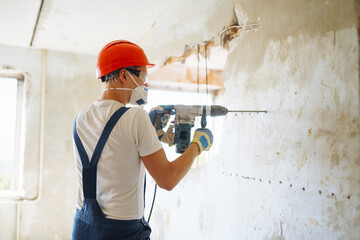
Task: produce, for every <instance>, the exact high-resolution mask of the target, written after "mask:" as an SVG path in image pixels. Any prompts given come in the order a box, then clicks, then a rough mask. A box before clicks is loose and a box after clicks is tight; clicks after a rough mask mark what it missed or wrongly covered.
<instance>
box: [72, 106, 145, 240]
mask: <svg viewBox="0 0 360 240" xmlns="http://www.w3.org/2000/svg"><path fill="white" fill-rule="evenodd" d="M127 110H128V108H125V107H122V108H120V109H119V110H117V111H116V112H115V113H114V114H113V115H112V116H111V118H110V119H109V121H108V122H107V124H106V126H105V128H104V130H103V132H102V134H101V136H100V139H99V142H98V143H97V145H96V147H95V151H94V153H93V155H92V157H91V161H89V158H88V155H87V154H86V151H85V148H84V146H83V144H82V142H81V140H80V137H79V135H78V134H77V131H76V119H75V123H74V130H73V131H74V132H73V134H74V141H75V144H76V148H77V150H78V152H79V155H80V159H81V163H82V181H83V193H84V201H83V207H82V209H81V210H78V209H76V214H75V218H74V226H73V232H72V238H71V239H72V240H93V239H94V240H95V239H96V240H112V239H119V240H120V239H122V240H140V239H141V240H145V239H150V237H149V236H150V233H151V228H150V226H149V224H148V223H147V222H146V221H145V219H144V217H143V218H142V219H137V220H116V219H109V218H105V216H104V213H103V212H102V210H101V208H100V205H99V203H98V201H97V200H96V172H97V164H98V162H99V159H100V155H101V152H102V150H103V148H104V145H105V143H106V141H107V139H108V137H109V135H110V133H111V131H112V129H113V128H114V126H115V124H116V123H117V121H118V120H119V119H120V118H121V116H122V115H123V114H124V113H125V112H126V111H127Z"/></svg>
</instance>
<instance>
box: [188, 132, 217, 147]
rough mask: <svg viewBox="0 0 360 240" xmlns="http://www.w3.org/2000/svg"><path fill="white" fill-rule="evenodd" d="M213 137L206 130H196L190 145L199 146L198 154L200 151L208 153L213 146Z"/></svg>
mask: <svg viewBox="0 0 360 240" xmlns="http://www.w3.org/2000/svg"><path fill="white" fill-rule="evenodd" d="M213 140H214V137H213V135H212V133H211V131H210V129H207V128H198V129H196V131H195V133H194V137H193V140H192V141H191V143H196V144H197V145H198V146H199V149H200V153H201V152H202V151H208V150H209V149H210V148H211V146H212V144H213Z"/></svg>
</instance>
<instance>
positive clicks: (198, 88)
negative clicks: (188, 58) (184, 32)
mask: <svg viewBox="0 0 360 240" xmlns="http://www.w3.org/2000/svg"><path fill="white" fill-rule="evenodd" d="M197 47H198V51H197V60H198V62H197V93H198V96H199V93H200V77H199V68H200V66H199V65H200V57H199V54H200V45H199V44H198V45H197Z"/></svg>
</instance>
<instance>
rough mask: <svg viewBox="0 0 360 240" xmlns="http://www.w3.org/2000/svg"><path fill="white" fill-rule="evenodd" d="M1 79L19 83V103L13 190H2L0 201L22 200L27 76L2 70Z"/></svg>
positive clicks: (10, 70)
mask: <svg viewBox="0 0 360 240" xmlns="http://www.w3.org/2000/svg"><path fill="white" fill-rule="evenodd" d="M0 78H12V79H15V80H16V81H17V93H16V94H17V103H16V123H15V149H14V161H13V169H12V184H11V185H12V188H11V189H4V190H0V200H20V199H22V197H23V196H24V195H25V190H24V189H23V173H24V172H23V171H24V168H23V165H24V164H23V161H24V157H23V147H24V146H23V142H24V134H23V132H22V131H23V128H24V119H23V117H24V105H25V104H24V100H25V96H24V95H25V74H24V73H22V72H21V71H18V70H13V69H0Z"/></svg>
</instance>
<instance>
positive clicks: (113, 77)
mask: <svg viewBox="0 0 360 240" xmlns="http://www.w3.org/2000/svg"><path fill="white" fill-rule="evenodd" d="M138 67H139V66H132V67H124V68H119V69H117V70H115V71H113V72H111V73H108V74H106V75H105V76H102V77H101V82H106V83H107V82H109V81H110V82H111V81H114V80H116V79H117V78H118V77H119V74H120V70H121V69H126V70H131V69H133V70H136V71H138V70H137V68H138Z"/></svg>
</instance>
